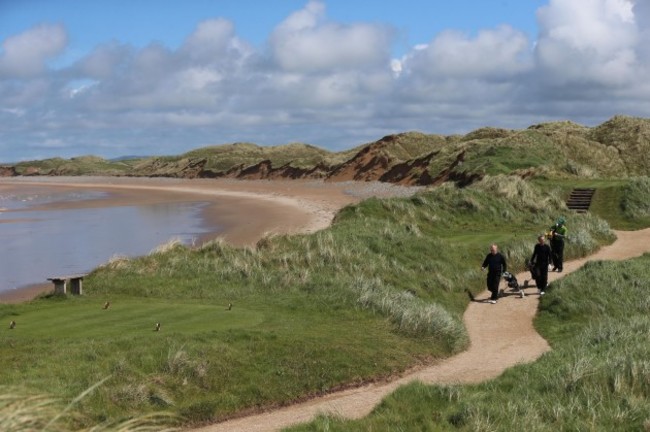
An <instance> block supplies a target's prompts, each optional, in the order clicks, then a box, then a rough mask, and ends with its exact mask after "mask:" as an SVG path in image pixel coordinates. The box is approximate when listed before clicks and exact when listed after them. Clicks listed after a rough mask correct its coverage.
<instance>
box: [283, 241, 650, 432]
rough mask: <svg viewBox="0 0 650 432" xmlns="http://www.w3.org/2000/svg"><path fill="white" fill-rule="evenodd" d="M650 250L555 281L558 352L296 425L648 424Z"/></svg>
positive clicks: (494, 427) (542, 326) (580, 427)
mask: <svg viewBox="0 0 650 432" xmlns="http://www.w3.org/2000/svg"><path fill="white" fill-rule="evenodd" d="M648 266H650V255H649V254H646V255H645V256H643V257H641V258H638V259H634V260H630V261H628V262H591V263H588V264H587V265H586V266H585V267H584V268H583V269H581V270H579V271H577V272H576V273H573V274H571V275H568V276H566V277H565V278H563V279H562V280H560V281H557V282H554V283H553V284H552V285H551V286H550V288H549V290H548V293H547V295H546V296H545V297H544V298H543V299H542V302H541V306H540V313H539V316H538V318H537V320H536V326H537V328H538V329H539V331H540V332H541V333H542V335H543V336H544V337H545V338H546V339H547V340H548V341H549V342H550V344H551V346H552V351H550V352H549V353H547V354H545V355H544V356H543V357H542V358H541V359H539V360H538V361H537V362H535V363H533V364H529V365H523V366H516V367H514V368H512V369H510V370H508V371H506V372H505V373H504V374H503V375H502V376H501V377H499V378H497V379H495V380H493V381H490V382H488V383H485V384H481V385H475V386H463V387H460V386H449V387H441V386H425V385H423V384H418V383H414V384H411V385H408V386H405V387H402V388H400V389H398V390H397V391H396V392H395V393H393V394H392V395H390V396H389V397H388V398H386V399H385V400H384V401H383V402H382V403H381V405H380V406H378V407H377V408H376V409H375V410H374V412H373V413H372V414H371V415H370V416H368V417H367V418H364V419H362V420H359V421H344V420H340V419H336V418H334V417H320V418H318V419H317V420H315V421H314V422H312V423H310V424H307V425H302V426H300V427H295V428H292V429H290V430H291V431H295V432H298V431H331V432H335V431H346V432H348V431H350V432H352V431H378V430H409V431H410V430H417V431H423V432H425V431H513V430H522V431H523V430H525V431H533V432H535V431H557V430H562V431H565V430H576V431H614V430H616V431H644V430H645V431H648V430H650V380H649V379H648V377H649V376H650V360H648V359H650V317H649V316H648V308H650V302H649V300H648V295H647V287H648V286H650V273H648V271H647V269H648Z"/></svg>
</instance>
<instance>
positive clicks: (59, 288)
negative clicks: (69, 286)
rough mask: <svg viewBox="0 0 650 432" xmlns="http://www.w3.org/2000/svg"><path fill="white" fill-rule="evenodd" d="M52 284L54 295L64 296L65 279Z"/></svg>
mask: <svg viewBox="0 0 650 432" xmlns="http://www.w3.org/2000/svg"><path fill="white" fill-rule="evenodd" d="M52 282H54V293H55V294H65V291H66V290H65V279H56V280H53V281H52Z"/></svg>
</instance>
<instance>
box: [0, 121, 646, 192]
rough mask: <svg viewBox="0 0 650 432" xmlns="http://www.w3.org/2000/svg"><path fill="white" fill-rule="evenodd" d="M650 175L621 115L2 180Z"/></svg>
mask: <svg viewBox="0 0 650 432" xmlns="http://www.w3.org/2000/svg"><path fill="white" fill-rule="evenodd" d="M649 172H650V119H644V118H636V117H627V116H616V117H613V118H612V119H610V120H608V121H607V122H605V123H603V124H601V125H599V126H597V127H593V128H589V127H585V126H581V125H579V124H576V123H573V122H570V121H563V122H552V123H541V124H537V125H533V126H530V127H528V128H527V129H523V130H508V129H500V128H492V127H484V128H480V129H477V130H475V131H472V132H470V133H468V134H466V135H450V136H444V135H433V134H423V133H419V132H405V133H400V134H396V135H389V136H386V137H383V138H381V139H380V140H378V141H375V142H371V143H367V144H363V145H360V146H358V147H355V148H354V149H351V150H348V151H344V152H329V151H327V150H324V149H321V148H318V147H315V146H312V145H308V144H300V143H293V144H287V145H281V146H274V147H262V146H258V145H256V144H252V143H234V144H227V145H219V146H210V147H203V148H199V149H196V150H192V151H190V152H187V153H185V154H182V155H179V156H157V157H143V158H137V157H134V158H120V159H119V160H110V161H109V160H104V159H102V158H98V157H95V156H83V157H78V158H72V159H69V160H66V159H60V158H54V159H47V160H43V161H31V162H21V163H18V164H15V165H6V166H4V167H1V168H0V175H4V176H14V175H117V176H139V177H176V178H237V179H310V178H311V179H323V180H327V181H347V180H356V181H383V182H391V183H400V184H405V185H431V184H437V183H441V182H445V181H454V182H457V183H459V184H468V183H471V182H473V181H475V180H477V179H480V178H482V177H484V176H485V175H495V174H515V175H520V176H522V177H549V178H551V177H552V178H571V177H582V178H585V177H587V178H589V177H594V178H595V177H628V176H636V175H647V174H648V173H649Z"/></svg>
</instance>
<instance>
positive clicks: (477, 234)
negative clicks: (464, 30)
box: [0, 176, 612, 424]
mask: <svg viewBox="0 0 650 432" xmlns="http://www.w3.org/2000/svg"><path fill="white" fill-rule="evenodd" d="M558 215H565V216H566V218H567V222H568V226H569V229H570V230H571V231H570V232H571V233H572V236H576V240H575V241H570V242H569V244H568V246H567V249H566V255H567V259H569V258H571V257H574V256H580V255H584V254H585V253H588V252H590V251H591V250H593V249H595V248H596V247H597V246H598V245H599V244H602V243H606V242H608V241H611V240H612V236H611V233H610V231H609V229H608V227H607V224H606V223H604V222H602V221H599V220H598V219H597V218H595V217H594V216H590V215H573V214H568V213H567V210H566V208H565V207H564V206H563V204H562V202H561V201H560V200H559V199H558V198H557V194H554V193H553V191H552V190H551V191H545V190H542V189H540V188H538V187H536V186H534V185H529V184H526V183H525V182H522V181H521V179H519V178H518V177H508V176H494V177H487V178H486V179H484V181H482V182H479V183H477V184H475V185H472V186H471V187H468V188H457V187H454V186H453V185H445V186H442V187H437V188H432V189H430V190H427V191H424V192H421V193H418V194H416V195H414V196H412V197H407V198H394V199H375V198H373V199H369V200H366V201H364V202H362V203H360V204H358V205H353V206H349V207H346V208H345V209H343V210H342V211H341V212H340V213H339V214H338V215H337V217H336V220H335V222H334V224H333V226H332V227H330V228H328V229H326V230H323V231H319V232H317V233H314V234H311V235H299V236H273V237H271V236H269V237H266V238H264V239H262V240H261V241H260V242H259V244H258V245H257V247H256V248H248V249H235V248H233V247H230V246H229V245H227V244H226V243H224V242H223V241H213V242H210V243H207V244H205V245H202V246H201V247H198V248H190V247H185V246H182V245H179V244H177V243H175V242H170V243H168V244H166V245H163V246H162V247H160V248H157V249H156V250H154V251H152V252H151V253H150V254H149V255H147V256H143V257H139V258H131V259H127V258H116V259H114V260H111V261H110V262H109V263H107V264H106V265H104V266H102V267H101V268H99V269H97V270H96V271H94V272H92V273H91V274H90V275H89V276H88V278H87V279H86V280H85V291H86V293H87V294H86V296H84V297H83V298H50V299H43V300H41V301H40V302H35V303H34V304H32V305H21V306H14V307H13V308H9V307H5V306H0V319H2V317H9V316H10V315H11V316H12V317H14V316H17V317H18V318H17V321H18V327H17V329H19V330H20V331H19V332H13V333H11V334H9V335H0V342H2V341H4V340H6V341H7V342H11V343H17V345H16V348H13V349H12V350H11V351H9V348H8V346H9V345H8V344H2V343H0V355H8V356H10V357H11V358H12V359H13V360H12V361H13V362H14V363H15V364H21V365H22V366H21V367H16V368H7V369H5V370H1V371H0V379H2V380H3V382H8V383H19V382H23V381H27V382H29V383H30V384H31V385H32V386H33V387H34V388H36V389H40V390H45V389H47V390H50V389H51V391H52V393H53V394H55V395H57V396H63V397H72V396H73V395H74V394H75V393H77V392H79V391H80V390H81V389H80V387H82V386H83V385H86V384H88V383H91V382H93V380H95V379H96V378H97V376H101V375H103V374H109V373H110V374H113V375H115V376H116V377H118V378H117V379H116V380H114V381H113V380H112V381H111V382H109V383H107V384H106V385H105V386H103V387H102V389H100V390H99V391H98V392H97V393H96V394H94V395H93V396H92V397H90V398H89V399H88V400H86V401H84V406H83V409H84V412H85V413H87V416H88V417H87V418H86V420H85V421H86V422H90V423H92V422H93V421H95V422H97V421H100V420H102V416H106V418H108V419H114V418H118V417H120V416H123V415H133V414H134V413H145V412H156V411H160V410H171V411H173V412H175V413H179V414H182V415H183V416H184V417H185V419H186V421H187V422H205V421H209V420H213V419H219V418H225V417H228V416H232V415H236V413H238V412H241V411H242V410H250V409H253V408H255V407H269V406H274V405H278V404H286V403H289V402H291V401H293V400H296V399H301V398H304V397H306V396H309V395H315V394H321V393H325V392H327V391H330V390H331V389H334V388H341V387H345V386H349V385H354V384H356V383H360V382H364V381H368V380H373V379H379V378H383V377H387V376H390V375H392V374H394V373H397V372H400V371H403V370H405V369H407V368H408V367H410V366H413V365H414V364H417V363H418V362H421V361H423V360H424V359H431V358H436V357H437V358H440V357H446V356H449V355H450V354H452V353H455V352H458V351H460V350H462V349H463V348H464V347H465V346H466V344H467V340H468V338H467V334H466V331H465V329H464V327H463V325H462V314H463V312H464V310H465V308H466V306H467V302H468V299H467V295H466V293H465V290H466V289H469V290H471V291H474V292H478V291H482V290H484V289H485V288H484V283H485V282H484V277H483V275H481V273H480V271H479V266H480V263H481V262H482V260H483V258H484V256H485V254H486V253H487V250H488V247H489V245H490V244H491V243H493V242H497V243H498V244H499V246H500V248H501V250H502V251H503V252H504V253H505V254H506V256H507V257H508V261H509V264H510V267H511V268H513V269H516V268H517V267H520V268H522V269H523V265H524V262H525V260H526V258H528V257H529V255H530V254H531V253H532V247H533V245H534V244H535V237H536V236H537V234H538V233H540V232H542V231H544V230H546V229H547V228H548V226H549V225H550V224H551V223H552V222H553V221H554V220H555V219H556V218H557V216H558ZM107 300H110V302H111V304H112V305H113V306H111V308H110V309H108V310H107V311H102V310H101V305H102V304H104V302H105V301H107ZM229 303H232V304H233V305H234V306H233V308H232V310H231V311H226V305H228V304H229ZM12 314H16V315H12ZM159 321H161V322H162V330H161V331H160V332H154V328H153V325H154V323H156V322H159ZM30 322H31V323H37V322H42V323H44V322H47V323H51V324H49V325H45V326H36V325H33V326H32V327H29V325H28V324H29V323H30ZM16 338H18V339H16ZM18 342H19V343H18ZM34 353H36V354H34ZM27 359H29V361H26V360H27ZM71 363H72V364H75V365H76V366H75V368H69V367H66V364H71ZM261 382H264V383H265V385H264V386H260V385H257V384H251V383H261ZM84 424H85V423H84Z"/></svg>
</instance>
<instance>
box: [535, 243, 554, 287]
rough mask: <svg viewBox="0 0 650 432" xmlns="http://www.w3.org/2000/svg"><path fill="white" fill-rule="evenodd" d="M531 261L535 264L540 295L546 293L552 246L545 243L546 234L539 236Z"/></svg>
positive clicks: (536, 282) (536, 281)
mask: <svg viewBox="0 0 650 432" xmlns="http://www.w3.org/2000/svg"><path fill="white" fill-rule="evenodd" d="M530 262H531V263H532V264H533V266H535V275H536V276H537V277H536V279H535V284H536V285H537V289H538V290H539V295H544V290H545V289H546V285H547V284H548V265H549V263H550V262H551V248H550V247H549V245H547V244H546V243H544V236H543V235H541V236H539V237H537V244H536V245H535V248H534V249H533V256H532V257H531V258H530Z"/></svg>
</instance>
